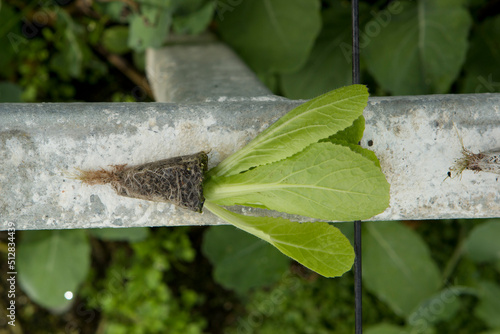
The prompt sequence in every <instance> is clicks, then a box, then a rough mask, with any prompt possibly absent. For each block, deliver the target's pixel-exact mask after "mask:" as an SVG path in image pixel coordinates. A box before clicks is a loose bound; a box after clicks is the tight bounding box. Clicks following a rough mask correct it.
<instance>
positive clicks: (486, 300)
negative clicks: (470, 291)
mask: <svg viewBox="0 0 500 334" xmlns="http://www.w3.org/2000/svg"><path fill="white" fill-rule="evenodd" d="M497 283H498V282H497ZM499 310H500V286H498V284H495V283H492V282H481V284H480V285H479V303H478V304H477V306H476V308H475V309H474V314H475V315H476V317H478V318H479V319H481V320H483V321H484V323H486V324H487V325H488V327H490V328H498V329H500V317H499V316H498V315H499Z"/></svg>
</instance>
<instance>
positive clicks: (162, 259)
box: [0, 0, 500, 334]
mask: <svg viewBox="0 0 500 334" xmlns="http://www.w3.org/2000/svg"><path fill="white" fill-rule="evenodd" d="M360 2H361V3H360V19H361V36H360V37H361V61H362V63H361V68H362V78H361V81H362V82H363V83H365V84H367V85H368V87H369V89H370V93H371V95H414V94H433V93H493V92H500V66H499V65H500V52H499V50H500V15H499V14H500V5H499V3H498V1H495V0H453V1H452V0H418V1H406V0H401V1H398V0H396V1H384V0H365V1H360ZM0 6H1V7H0V22H1V23H2V24H1V25H0V45H1V46H2V48H1V50H2V51H1V52H0V102H20V101H24V102H56V101H64V102H70V101H148V100H150V99H148V97H147V89H146V88H145V87H143V86H141V84H140V82H131V80H130V78H131V77H133V76H131V75H130V72H129V71H126V70H124V68H123V67H119V66H117V63H116V62H114V61H113V59H116V57H119V59H120V60H121V61H122V63H123V62H124V63H125V64H127V65H126V66H125V69H128V70H130V69H133V70H134V71H135V73H136V74H137V73H138V74H139V75H142V74H141V71H143V69H144V50H145V48H146V47H159V46H161V45H163V44H165V41H166V38H168V36H169V34H171V33H176V34H199V33H201V32H203V31H206V30H210V31H212V32H213V33H215V34H217V35H218V36H219V37H220V38H221V39H222V40H224V41H225V42H226V43H228V44H229V45H230V46H231V47H232V48H233V49H234V50H236V51H237V52H238V54H239V55H240V56H241V57H242V59H244V60H245V61H246V62H247V64H248V65H249V66H250V67H251V68H252V69H253V70H254V71H255V72H256V73H257V74H258V76H259V78H261V79H262V80H263V81H264V82H265V83H266V84H267V85H268V86H269V87H270V88H271V89H272V90H273V91H274V92H276V93H278V94H282V95H284V96H286V97H289V98H293V99H297V98H312V97H315V96H317V95H319V94H322V93H324V92H327V91H329V90H332V89H335V88H338V87H340V86H343V85H347V84H350V83H351V79H350V78H351V63H350V55H351V52H352V50H351V47H350V43H351V41H350V38H351V31H350V2H349V1H342V0H325V1H319V0H292V1H284V0H272V1H264V0H254V1H243V0H242V1H235V0H232V1H229V0H220V1H211V0H189V1H180V0H171V1H142V0H137V1H128V2H121V1H112V2H100V1H94V2H78V1H74V2H68V1H59V2H55V1H53V2H37V1H30V2H19V1H13V0H9V1H2V2H0ZM498 226H500V222H499V221H498V220H488V221H478V220H472V221H465V220H460V221H456V220H454V221H448V220H447V221H427V222H403V223H401V222H387V223H382V222H381V223H365V224H364V229H365V230H364V232H363V233H364V234H363V235H364V248H363V252H364V253H363V265H364V273H365V275H364V298H363V310H364V323H365V332H366V333H369V334H370V333H371V334H374V333H392V332H394V333H401V332H407V333H498V332H499V331H500V324H499V323H498V318H499V317H498V314H499V313H498V312H499V311H498V310H499V309H500V305H498V301H499V300H500V257H499V255H498V254H500V249H499V246H498V240H499V238H500V230H499V228H498ZM339 227H340V228H341V230H342V231H343V233H344V234H345V235H346V236H348V237H349V236H351V235H352V225H351V224H347V223H345V224H342V225H340V226H339ZM217 229H218V227H211V228H209V229H208V232H207V233H206V234H205V236H204V238H203V239H202V238H201V237H200V235H201V232H200V231H199V228H191V229H166V228H163V229H154V230H153V233H149V229H143V230H142V232H139V231H133V230H130V231H126V230H114V231H85V232H84V231H60V232H53V231H41V232H20V233H18V236H19V240H20V242H19V243H18V251H19V253H18V261H19V284H20V286H21V288H22V291H23V292H22V291H18V294H17V305H19V308H18V323H19V327H21V328H23V329H24V330H25V331H26V332H30V333H46V332H54V333H55V332H61V331H64V330H66V332H70V333H77V332H78V330H79V331H80V332H82V333H94V332H95V331H96V330H100V331H101V332H103V333H132V332H135V333H162V332H166V331H168V332H169V333H177V332H178V333H202V332H206V333H208V332H210V333H222V332H227V333H236V332H238V331H240V332H241V331H249V332H254V333H268V332H269V333H271V332H272V333H279V332H280V331H281V332H283V333H291V332H293V333H347V332H353V323H354V316H353V313H354V311H353V308H354V298H353V279H352V275H351V273H348V274H346V275H344V276H343V277H341V278H339V279H335V280H328V279H324V278H321V277H319V276H317V275H316V274H314V273H311V272H308V271H307V270H305V269H303V268H301V267H299V266H297V265H296V264H292V265H291V266H290V265H289V264H288V260H287V259H286V258H284V257H281V255H280V254H277V253H273V252H272V250H270V249H266V246H263V245H261V244H260V243H259V242H258V241H257V240H256V239H255V238H254V237H252V236H250V235H248V234H241V233H242V232H240V231H238V230H234V229H233V230H226V231H224V230H223V229H221V231H217ZM235 233H236V234H235ZM237 233H240V235H237ZM7 238H8V235H7V234H4V233H2V235H1V236H0V241H1V243H0V246H1V250H2V255H5V256H3V258H2V263H1V264H0V266H1V271H0V273H1V275H5V273H6V272H7V270H6V260H5V258H6V243H7ZM58 238H64V240H71V241H72V243H71V245H70V246H65V245H64V243H62V244H60V243H57V242H56V241H57V240H58ZM202 240H203V243H202ZM234 240H241V241H240V242H241V243H242V244H245V245H246V246H245V247H244V248H242V249H239V250H240V252H236V253H234V252H231V251H228V250H227V249H228V247H234ZM56 243H57V247H61V248H59V251H58V252H57V253H50V254H49V253H47V252H46V251H44V249H49V248H50V247H55V246H54V245H55V244H56ZM47 245H49V246H50V245H52V246H50V247H47ZM201 245H203V246H201ZM89 246H90V249H91V252H89V251H88V249H89ZM65 247H66V248H65ZM78 249H80V250H81V251H76V250H78ZM242 250H244V251H242ZM202 251H203V254H204V255H205V256H206V258H205V257H203V256H201V253H202ZM51 254H52V255H51ZM57 255H61V256H57ZM50 256H55V257H50ZM264 257H265V258H266V261H263V260H262V258H264ZM207 258H208V259H209V260H210V261H211V262H212V266H213V271H214V273H215V275H214V276H213V279H212V278H210V277H209V275H208V273H209V272H210V270H211V267H210V266H209V264H208V260H207ZM48 259H50V260H51V261H53V263H55V264H56V266H55V267H54V268H56V269H54V270H53V271H52V272H50V271H49V272H43V275H41V273H42V271H41V270H45V269H47V268H37V267H36V266H35V267H32V266H31V267H30V263H34V264H33V265H36V263H40V261H42V263H43V261H47V260H48ZM34 260H38V261H34ZM30 261H31V262H30ZM75 261H77V262H76V263H79V264H80V265H81V268H79V269H78V270H77V271H76V272H77V274H76V275H66V276H64V277H62V276H61V275H62V273H63V271H62V269H57V268H60V267H61V266H62V267H64V266H65V265H74V264H75ZM231 261H234V263H236V264H237V265H236V264H235V265H234V266H232V265H231V264H230V263H231ZM86 263H92V266H91V267H88V266H87V265H86ZM242 264H243V265H244V267H245V268H242V269H241V271H238V270H234V269H235V268H238V266H241V265H242ZM23 267H24V268H23ZM33 270H34V271H35V272H36V274H33V273H32V272H30V271H33ZM243 270H244V273H245V275H241V272H242V271H243ZM73 272H74V271H73ZM51 273H52V275H53V276H54V277H58V279H59V281H58V282H59V283H58V284H57V286H58V288H61V287H65V288H66V287H67V289H68V290H74V291H75V292H76V291H77V290H76V289H77V288H75V287H80V290H79V294H78V296H77V298H76V302H74V303H73V304H71V303H68V302H67V301H65V300H63V299H62V296H61V293H60V292H57V291H56V292H54V291H55V290H50V287H48V286H47V285H43V283H44V282H47V280H49V279H51V276H50V275H51ZM83 276H85V277H84V278H82V277H83ZM61 278H63V279H61ZM82 280H83V281H82ZM2 282H5V277H3V276H2ZM221 286H222V287H225V288H226V290H223V288H222V287H221ZM0 288H1V291H0V296H1V297H0V300H1V302H2V309H3V310H5V307H3V306H5V305H6V304H5V303H6V301H7V299H6V290H5V287H4V286H3V285H2V286H0ZM47 289H49V290H47ZM231 289H235V290H236V291H237V292H238V294H237V295H234V294H233V293H232V290H231ZM40 291H45V292H48V295H49V297H47V295H40V294H39V292H40ZM51 292H52V296H50V295H51ZM24 293H26V294H27V295H28V296H29V298H31V301H30V300H28V299H26V296H25V295H24ZM44 302H45V303H44ZM48 310H50V311H48ZM61 312H62V313H61ZM0 319H5V317H1V318H0ZM0 321H3V320H0Z"/></svg>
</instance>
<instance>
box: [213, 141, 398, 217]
mask: <svg viewBox="0 0 500 334" xmlns="http://www.w3.org/2000/svg"><path fill="white" fill-rule="evenodd" d="M204 194H205V198H206V199H207V200H209V201H212V202H214V203H217V204H220V205H246V206H254V207H265V208H268V209H272V210H277V211H281V212H288V213H291V214H298V215H303V216H307V217H313V218H318V219H325V220H343V221H349V220H357V219H367V218H370V217H372V216H374V215H376V214H378V213H380V212H382V211H384V210H385V208H386V207H387V206H388V204H389V184H388V183H387V181H386V179H385V176H384V174H383V173H382V172H381V170H380V168H379V167H377V166H376V165H375V163H374V162H373V161H372V160H370V159H367V158H365V157H364V156H362V155H360V154H358V153H355V152H353V151H352V150H351V149H350V148H349V147H346V146H342V145H336V144H333V143H328V142H324V143H315V144H312V145H310V146H309V147H307V148H306V149H305V150H303V151H302V152H299V153H298V154H296V155H293V156H291V157H289V158H287V159H285V160H281V161H278V162H275V163H272V164H269V165H265V166H260V167H258V168H255V169H252V170H249V171H247V172H245V173H241V174H237V175H232V176H229V177H221V178H212V179H211V180H210V182H208V183H206V184H205V186H204Z"/></svg>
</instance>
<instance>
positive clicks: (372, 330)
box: [365, 323, 436, 334]
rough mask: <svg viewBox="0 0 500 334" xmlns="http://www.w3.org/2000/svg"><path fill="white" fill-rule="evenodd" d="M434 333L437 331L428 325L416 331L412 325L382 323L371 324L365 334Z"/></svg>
mask: <svg viewBox="0 0 500 334" xmlns="http://www.w3.org/2000/svg"><path fill="white" fill-rule="evenodd" d="M414 333H419V334H434V333H436V331H435V329H434V328H433V327H430V326H427V327H425V328H424V329H421V330H418V331H415V330H414V329H413V328H411V327H401V326H396V325H392V324H386V323H380V324H377V325H373V326H370V327H368V328H367V329H366V331H365V334H414Z"/></svg>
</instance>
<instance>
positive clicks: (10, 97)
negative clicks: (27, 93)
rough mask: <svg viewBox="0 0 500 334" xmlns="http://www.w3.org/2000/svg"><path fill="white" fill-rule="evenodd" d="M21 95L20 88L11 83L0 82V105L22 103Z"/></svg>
mask: <svg viewBox="0 0 500 334" xmlns="http://www.w3.org/2000/svg"><path fill="white" fill-rule="evenodd" d="M22 93H23V90H22V88H21V87H20V86H18V85H16V84H13V83H11V82H2V81H0V103H5V102H22V99H21V94H22Z"/></svg>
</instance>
